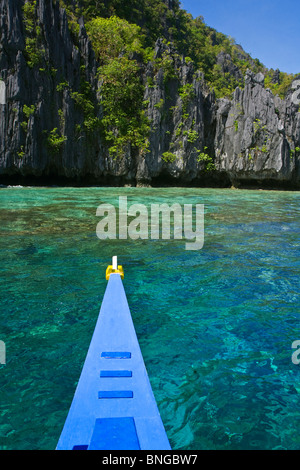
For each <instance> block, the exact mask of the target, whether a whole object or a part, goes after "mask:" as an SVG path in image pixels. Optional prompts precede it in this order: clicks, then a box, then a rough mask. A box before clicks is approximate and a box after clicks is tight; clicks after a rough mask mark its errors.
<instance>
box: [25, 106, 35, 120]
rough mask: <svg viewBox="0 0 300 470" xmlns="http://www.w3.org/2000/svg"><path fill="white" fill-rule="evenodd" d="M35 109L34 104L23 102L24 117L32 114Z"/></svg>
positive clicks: (27, 117)
mask: <svg viewBox="0 0 300 470" xmlns="http://www.w3.org/2000/svg"><path fill="white" fill-rule="evenodd" d="M35 110H36V107H35V106H34V104H32V105H31V106H26V104H24V106H23V114H25V117H26V119H27V120H28V119H29V117H30V116H31V115H32V114H34V112H35Z"/></svg>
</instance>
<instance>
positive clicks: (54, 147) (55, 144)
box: [47, 127, 67, 153]
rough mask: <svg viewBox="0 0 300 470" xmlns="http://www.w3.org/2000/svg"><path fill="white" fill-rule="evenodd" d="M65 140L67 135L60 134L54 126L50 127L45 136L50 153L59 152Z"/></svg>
mask: <svg viewBox="0 0 300 470" xmlns="http://www.w3.org/2000/svg"><path fill="white" fill-rule="evenodd" d="M66 140H67V137H65V136H64V135H60V133H59V132H58V130H57V128H56V127H55V128H54V129H52V131H50V133H49V134H48V136H47V145H48V147H49V149H50V151H51V153H59V151H60V150H61V148H62V146H63V144H64V143H65V141H66Z"/></svg>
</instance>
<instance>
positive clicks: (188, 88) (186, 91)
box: [178, 83, 195, 113]
mask: <svg viewBox="0 0 300 470" xmlns="http://www.w3.org/2000/svg"><path fill="white" fill-rule="evenodd" d="M178 93H179V96H180V98H181V101H182V111H183V113H185V112H186V110H187V107H188V104H189V103H190V102H191V101H192V100H193V98H194V97H195V92H194V87H193V85H192V84H190V83H187V84H186V85H183V86H182V87H181V88H179V90H178Z"/></svg>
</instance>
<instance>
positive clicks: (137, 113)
mask: <svg viewBox="0 0 300 470" xmlns="http://www.w3.org/2000/svg"><path fill="white" fill-rule="evenodd" d="M99 78H100V79H101V81H102V85H101V89H100V91H101V95H102V106H103V110H104V117H103V119H102V125H103V127H104V135H105V138H106V140H107V142H108V143H109V145H110V153H111V154H113V155H115V156H117V155H124V153H125V150H126V148H127V146H128V145H131V146H132V147H135V148H137V149H139V150H140V151H141V152H142V153H144V152H145V151H146V150H147V148H148V146H149V140H148V135H149V132H150V126H149V121H148V119H147V117H146V115H145V111H144V110H143V94H144V86H143V85H142V82H141V79H140V74H139V66H138V64H137V62H136V61H135V60H130V59H128V58H127V57H124V56H122V57H117V58H112V59H111V60H110V61H108V63H107V64H106V65H104V66H103V67H101V68H100V69H99Z"/></svg>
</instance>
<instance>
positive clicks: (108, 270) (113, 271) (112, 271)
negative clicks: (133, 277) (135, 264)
mask: <svg viewBox="0 0 300 470" xmlns="http://www.w3.org/2000/svg"><path fill="white" fill-rule="evenodd" d="M111 274H120V276H121V279H124V271H123V266H118V269H114V268H113V267H112V265H111V264H110V265H109V266H107V268H106V275H105V277H106V280H107V281H108V279H109V276H110V275H111Z"/></svg>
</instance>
